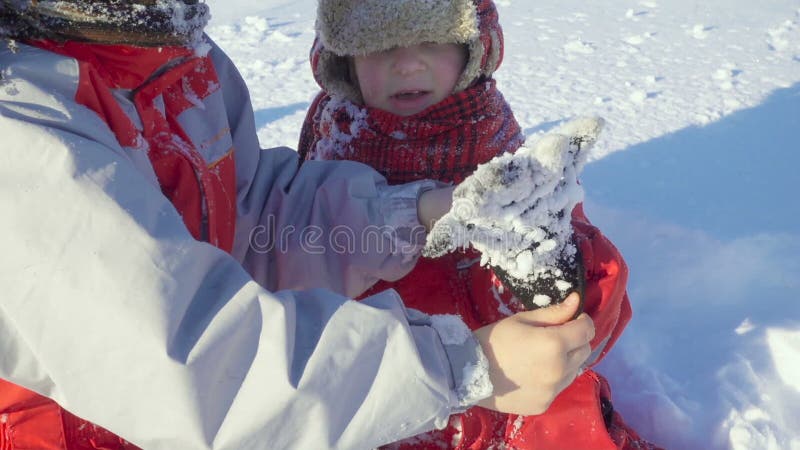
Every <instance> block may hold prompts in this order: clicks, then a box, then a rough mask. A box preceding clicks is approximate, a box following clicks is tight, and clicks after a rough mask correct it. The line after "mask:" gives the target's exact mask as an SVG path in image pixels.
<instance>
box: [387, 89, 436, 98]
mask: <svg viewBox="0 0 800 450" xmlns="http://www.w3.org/2000/svg"><path fill="white" fill-rule="evenodd" d="M429 93H430V91H418V90H410V91H401V92H398V93H396V94H394V95H392V98H394V99H397V100H416V99H419V98H422V97H425V96H426V95H428V94H429Z"/></svg>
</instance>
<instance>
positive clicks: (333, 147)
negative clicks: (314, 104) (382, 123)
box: [312, 96, 368, 160]
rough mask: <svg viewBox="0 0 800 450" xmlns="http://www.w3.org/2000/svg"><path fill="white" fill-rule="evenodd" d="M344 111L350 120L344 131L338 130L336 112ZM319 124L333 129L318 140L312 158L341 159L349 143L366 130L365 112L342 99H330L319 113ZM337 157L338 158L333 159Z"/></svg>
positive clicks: (344, 155)
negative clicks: (329, 125)
mask: <svg viewBox="0 0 800 450" xmlns="http://www.w3.org/2000/svg"><path fill="white" fill-rule="evenodd" d="M342 110H344V111H346V114H347V116H348V118H349V119H350V126H349V127H348V128H347V129H346V130H341V129H339V128H338V125H337V121H336V118H335V117H334V116H333V115H334V114H336V112H337V111H342ZM320 114H321V115H322V117H321V118H320V119H321V122H322V123H329V124H332V125H331V126H332V127H333V128H332V129H331V130H330V132H329V133H328V135H327V136H325V137H323V138H322V139H320V140H319V142H318V143H317V145H316V147H315V148H314V151H313V152H314V153H313V155H312V156H313V158H314V159H317V160H329V159H343V158H345V157H346V156H347V155H346V153H347V151H348V149H349V148H350V142H351V141H352V140H353V139H356V138H358V136H359V135H360V134H361V130H363V129H365V128H368V124H367V110H366V109H365V108H360V107H358V106H356V105H355V104H353V103H352V102H350V101H348V100H346V99H344V98H342V97H336V96H334V97H332V98H331V99H330V101H329V102H328V104H327V105H325V108H323V109H322V111H321V112H320ZM335 156H336V157H338V158H335Z"/></svg>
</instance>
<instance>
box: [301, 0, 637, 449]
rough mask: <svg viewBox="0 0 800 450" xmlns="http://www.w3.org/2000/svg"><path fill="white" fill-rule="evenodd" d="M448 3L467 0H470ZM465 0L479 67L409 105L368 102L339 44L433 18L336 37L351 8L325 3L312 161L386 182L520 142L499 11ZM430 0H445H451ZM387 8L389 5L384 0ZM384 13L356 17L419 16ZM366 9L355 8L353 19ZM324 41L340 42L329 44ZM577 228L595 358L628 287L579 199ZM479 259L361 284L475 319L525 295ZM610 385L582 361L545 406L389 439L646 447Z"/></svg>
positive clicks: (472, 322)
mask: <svg viewBox="0 0 800 450" xmlns="http://www.w3.org/2000/svg"><path fill="white" fill-rule="evenodd" d="M351 3H352V2H351ZM452 3H453V4H456V3H457V5H461V6H460V7H464V6H463V5H465V4H469V3H470V2H452ZM471 3H472V6H471V8H472V10H473V14H474V15H475V17H476V22H475V23H476V25H475V26H476V29H475V30H474V31H475V35H474V36H473V37H472V40H471V41H470V44H469V49H470V61H471V63H470V64H468V67H472V65H474V66H476V67H473V68H472V69H471V70H467V71H465V72H468V73H470V74H472V75H470V77H471V78H468V79H467V80H466V81H467V83H466V84H467V86H466V87H463V86H462V87H460V88H457V89H456V91H455V92H454V93H453V94H451V95H450V96H449V97H447V98H446V99H444V100H443V101H442V102H440V103H438V104H436V105H433V106H431V107H429V108H428V109H426V110H425V111H422V112H420V113H418V114H415V115H413V116H410V117H400V116H396V115H394V114H391V113H389V112H386V111H381V110H378V109H375V108H371V107H368V106H365V105H364V104H363V100H361V96H360V94H359V93H358V87H357V86H353V85H352V84H353V81H352V80H348V79H339V78H337V77H341V74H343V73H346V71H343V70H336V68H337V67H341V66H344V65H346V64H347V61H346V54H347V53H346V52H347V49H350V47H353V46H355V45H356V44H354V43H353V42H363V43H364V45H373V46H376V45H379V44H380V43H381V42H385V41H389V42H392V43H395V41H398V40H400V41H401V42H406V41H407V40H409V39H410V40H411V42H414V41H413V39H423V38H421V37H420V36H428V34H430V33H435V32H436V30H433V31H431V30H420V29H414V32H415V33H413V34H411V35H408V36H401V37H402V39H400V37H398V36H386V35H381V36H380V38H381V39H378V38H376V37H373V39H370V36H369V35H368V33H367V31H364V30H361V31H359V32H357V33H356V36H355V37H354V38H353V40H352V41H350V40H347V39H341V42H338V41H336V40H335V39H334V38H333V37H331V36H329V34H331V33H334V32H336V31H338V28H337V27H336V26H334V24H328V25H327V27H326V26H325V25H326V24H327V21H331V20H339V21H344V22H347V20H348V19H347V18H341V17H340V14H339V15H337V14H333V13H331V12H330V11H327V10H326V11H320V13H319V14H318V18H317V20H318V36H317V39H316V40H315V42H314V45H313V47H312V50H311V55H310V61H311V67H312V72H313V73H314V76H315V78H316V80H317V82H318V84H319V85H320V86H321V87H322V89H323V90H322V91H321V92H320V93H319V94H318V95H317V97H316V98H315V100H314V102H313V103H312V105H311V107H310V109H309V111H308V113H307V115H306V120H305V122H304V124H303V130H302V132H301V135H300V142H299V144H298V152H299V153H300V154H301V155H302V156H303V157H304V158H305V159H306V160H309V161H310V160H330V159H336V160H353V161H359V162H362V163H365V164H369V165H371V166H372V167H374V168H375V169H376V170H378V171H379V172H381V173H382V174H383V175H384V176H386V177H387V179H388V180H389V182H390V184H391V183H405V182H408V181H412V180H419V179H423V178H434V179H437V180H439V181H443V182H455V183H458V182H461V181H462V180H463V179H464V178H465V177H466V176H468V175H469V174H470V173H472V172H473V171H474V170H475V168H476V167H477V165H478V164H481V163H485V162H487V161H488V160H489V159H491V158H492V157H494V156H496V155H498V154H500V153H502V152H513V151H515V150H516V149H517V148H518V147H519V146H520V145H522V143H523V142H524V138H523V136H522V134H521V131H520V127H519V125H518V124H517V122H516V120H515V118H514V116H513V113H512V111H511V108H510V107H509V105H508V104H507V103H506V101H505V100H504V99H503V96H502V95H501V94H500V92H499V91H498V90H497V88H496V86H495V82H494V80H493V79H492V78H491V74H492V73H493V72H494V70H496V69H497V68H498V67H499V65H500V64H501V62H502V57H503V34H502V30H501V27H500V25H499V22H498V16H497V11H496V9H495V7H494V3H493V2H491V1H489V0H474V1H473V2H471ZM321 4H322V3H321ZM331 4H332V5H338V4H339V3H338V2H332V3H331ZM356 4H358V5H360V3H356ZM436 4H437V5H443V6H442V7H449V5H451V2H446V1H445V2H436ZM320 8H321V7H320ZM386 8H389V9H391V6H387V7H386ZM325 13H327V15H326V14H325ZM384 13H385V14H384V15H380V17H374V18H372V20H371V21H370V27H367V26H363V28H364V29H365V30H372V29H373V28H380V29H405V28H404V26H403V24H404V25H407V27H413V26H414V24H415V23H418V22H419V23H422V22H420V21H418V20H416V19H418V18H414V17H411V18H408V19H397V18H395V16H393V15H391V14H390V12H387V11H384ZM387 17H388V18H389V19H386V18H387ZM331 18H333V19H331ZM362 19H363V18H362V17H360V16H359V20H362ZM377 20H388V21H390V22H391V23H392V24H394V21H399V22H401V25H397V26H396V27H395V28H392V27H391V26H390V25H389V24H384V23H381V25H380V26H376V25H374V23H373V22H375V21H377ZM320 21H321V22H322V23H323V26H322V27H321V28H320V26H319V22H320ZM337 23H338V22H337ZM354 26H355V25H354ZM339 28H340V27H339ZM349 29H350V28H348V30H349ZM439 31H441V30H439ZM426 33H427V34H426ZM393 39H394V40H393ZM427 39H432V38H427ZM432 40H434V41H436V42H448V41H447V40H444V41H440V40H436V39H432ZM453 40H454V41H456V42H457V40H456V39H455V38H453ZM326 41H327V42H334V43H335V44H337V45H338V46H339V47H342V48H341V49H340V48H339V47H337V48H336V49H329V48H327V47H326V45H325V43H324V42H326ZM476 48H479V49H480V51H479V52H477V51H476ZM351 50H352V49H351ZM371 50H372V51H376V50H380V49H378V48H371ZM343 53H344V54H343ZM490 56H491V57H490ZM463 77H464V75H462V78H463ZM573 228H574V231H575V239H576V242H577V245H578V246H579V248H580V250H581V254H582V257H583V259H584V261H583V264H584V267H585V268H586V290H585V295H584V298H583V308H584V311H586V312H587V313H588V314H589V315H590V316H591V317H592V319H593V320H594V322H595V327H596V335H595V339H594V340H593V341H592V348H593V349H594V354H593V355H592V357H591V359H590V363H591V364H596V363H597V362H598V361H599V360H600V359H601V358H602V356H603V355H605V353H606V352H607V351H608V350H609V349H610V347H611V346H612V345H613V343H614V342H615V341H616V339H617V338H618V337H619V335H620V334H621V333H622V330H623V329H624V328H625V326H626V324H627V323H628V321H629V319H630V317H631V309H630V303H629V300H628V297H627V293H626V283H627V276H628V272H627V266H626V265H625V262H624V260H623V259H622V256H621V255H620V253H619V252H618V251H617V249H616V248H615V247H614V246H613V244H612V243H611V242H610V241H609V240H608V239H606V238H605V236H603V234H602V233H601V232H600V231H599V230H598V229H597V228H596V227H594V226H593V225H592V224H591V223H590V222H589V221H588V220H587V219H586V217H585V215H584V214H583V208H582V207H581V206H579V207H578V208H576V209H575V211H574V212H573ZM479 261H480V255H479V254H477V253H476V252H474V251H467V252H457V253H451V254H448V255H445V256H443V257H440V258H421V259H420V261H419V262H418V263H417V266H416V267H415V268H414V270H413V271H412V272H411V273H410V274H409V275H407V276H406V277H404V278H402V279H400V280H397V281H381V282H379V283H378V284H376V285H375V286H374V287H373V288H372V289H371V290H369V291H367V294H366V295H369V294H372V293H375V292H379V291H380V290H383V289H388V288H391V289H395V290H397V291H398V292H399V293H400V296H401V298H402V299H403V301H404V302H405V304H406V306H408V307H411V308H415V309H419V310H421V311H423V312H426V313H429V314H457V315H459V316H460V317H461V318H462V319H463V320H464V321H465V322H466V323H467V325H468V326H469V327H470V328H472V329H477V328H479V327H481V326H484V325H487V324H489V323H492V322H495V321H497V320H500V319H502V318H504V317H506V316H508V315H510V314H512V313H514V312H518V311H521V310H523V309H524V306H523V305H522V303H521V302H520V301H519V300H517V299H516V298H515V297H514V295H513V294H512V293H511V291H510V290H509V289H507V288H506V287H505V286H503V284H502V282H501V281H500V280H499V279H498V277H497V276H495V274H494V273H493V271H492V270H491V269H489V268H486V267H480V266H479V264H478V262H479ZM610 396H611V393H610V389H609V387H608V385H607V383H606V382H605V380H604V379H603V378H602V377H600V376H599V375H598V374H596V373H595V372H593V371H591V370H587V371H585V372H584V373H583V374H582V375H581V376H580V377H579V378H578V381H576V382H575V383H573V384H572V385H571V386H570V387H568V388H567V389H566V390H565V391H564V392H563V393H562V394H561V395H559V397H558V398H557V399H556V401H555V402H554V403H553V405H551V407H550V408H549V409H548V411H547V412H546V413H544V414H542V415H539V416H531V417H519V416H515V415H507V414H501V413H497V412H494V411H489V410H486V409H483V408H480V407H473V408H470V409H469V410H468V411H466V412H465V413H463V414H460V415H455V416H453V417H451V419H450V422H449V424H448V427H446V428H445V429H443V430H436V431H431V432H428V433H425V434H422V435H418V436H414V437H413V438H410V439H408V440H405V441H402V442H398V443H394V444H392V445H391V446H389V447H390V448H398V449H401V450H412V449H413V450H422V449H431V450H433V449H442V448H453V449H458V450H466V449H471V450H477V449H484V448H514V449H566V448H575V449H578V448H580V449H583V448H591V449H596V450H607V449H608V450H610V449H617V448H635V447H634V446H635V445H640V444H642V445H643V446H642V448H647V447H646V446H644V444H647V443H646V442H645V441H642V440H640V439H639V437H638V436H637V435H636V433H635V432H634V431H633V430H630V429H628V428H627V426H625V424H624V422H623V421H622V419H621V417H619V415H618V414H616V415H615V414H614V413H613V410H611V409H610V404H611V403H610V401H609V400H610ZM592 430H593V431H592ZM648 445H649V444H648Z"/></svg>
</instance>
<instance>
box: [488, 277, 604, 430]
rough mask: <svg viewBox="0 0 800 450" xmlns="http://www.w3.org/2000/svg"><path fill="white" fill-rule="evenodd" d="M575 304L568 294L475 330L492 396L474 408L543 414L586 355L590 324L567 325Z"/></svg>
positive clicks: (591, 330) (587, 320) (585, 321)
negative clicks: (553, 303)
mask: <svg viewBox="0 0 800 450" xmlns="http://www.w3.org/2000/svg"><path fill="white" fill-rule="evenodd" d="M578 304H579V298H578V295H577V294H574V293H573V294H570V296H569V297H567V299H566V300H565V301H564V303H562V304H560V305H556V306H552V307H549V308H543V309H537V310H534V311H526V312H521V313H518V314H515V315H513V316H511V317H508V318H506V319H503V320H501V321H499V322H495V323H493V324H491V325H488V326H485V327H483V328H480V329H478V330H476V331H475V336H476V337H477V339H478V342H480V344H481V347H482V348H483V351H484V353H485V354H486V357H487V358H488V359H489V376H490V377H491V380H492V384H494V393H493V394H492V396H491V397H488V398H486V399H484V400H481V401H480V402H479V403H478V405H480V406H482V407H484V408H489V409H493V410H496V411H501V412H506V413H513V414H521V415H531V414H541V413H543V412H544V411H546V410H547V408H548V407H549V406H550V403H552V402H553V400H554V399H555V397H556V396H557V395H558V393H559V392H561V391H562V390H564V388H566V387H567V386H569V385H570V383H572V381H573V380H574V379H575V378H576V377H577V376H578V374H579V373H580V371H581V365H582V364H583V363H584V362H585V361H586V359H587V358H588V357H589V355H590V354H591V348H590V347H589V341H591V340H592V338H593V337H594V324H593V323H592V320H591V319H590V318H589V316H587V315H586V314H581V315H580V316H578V317H577V318H576V319H575V320H572V321H570V319H571V318H572V317H574V315H575V312H576V311H577V308H578Z"/></svg>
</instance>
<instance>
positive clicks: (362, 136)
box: [298, 79, 524, 184]
mask: <svg viewBox="0 0 800 450" xmlns="http://www.w3.org/2000/svg"><path fill="white" fill-rule="evenodd" d="M523 141H524V137H523V136H522V133H521V131H520V127H519V124H517V121H516V119H515V118H514V115H513V113H512V112H511V108H510V107H509V105H508V103H507V102H506V101H505V99H504V98H503V95H502V94H501V93H500V91H498V90H497V88H496V87H495V81H494V80H492V79H489V80H484V81H480V82H478V83H475V84H474V85H473V86H472V87H470V88H468V89H466V90H464V91H461V92H458V93H456V94H453V95H450V96H449V97H447V98H446V99H445V100H443V101H441V102H440V103H438V104H436V105H433V106H431V107H430V108H428V109H426V110H425V111H422V112H420V113H419V114H415V115H413V116H408V117H401V116H397V115H395V114H392V113H389V112H385V111H382V110H378V109H375V108H369V107H363V106H359V105H356V104H354V103H352V102H350V101H347V100H342V99H338V98H331V97H330V96H329V95H327V94H325V93H320V94H319V95H318V96H317V98H316V99H315V100H314V103H313V104H312V105H311V108H310V109H309V112H308V115H307V116H306V120H305V123H304V124H303V130H302V132H301V135H300V144H299V145H298V151H299V152H300V155H301V159H324V160H328V159H346V160H351V161H358V162H362V163H365V164H367V165H370V166H372V167H374V168H375V169H376V170H378V171H379V172H380V173H381V174H383V175H384V176H385V177H386V178H387V179H388V180H389V182H390V183H392V184H398V183H406V182H409V181H414V180H419V179H423V178H430V179H435V180H440V181H444V182H455V183H459V182H461V181H462V180H463V179H464V178H465V177H466V176H467V175H469V174H470V173H472V172H473V171H474V170H475V168H476V167H477V166H478V164H481V163H484V162H486V161H488V160H490V159H491V158H493V157H494V156H496V155H498V154H501V153H503V152H507V151H512V152H513V151H515V150H516V149H517V148H518V147H519V146H520V145H522V143H523Z"/></svg>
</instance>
